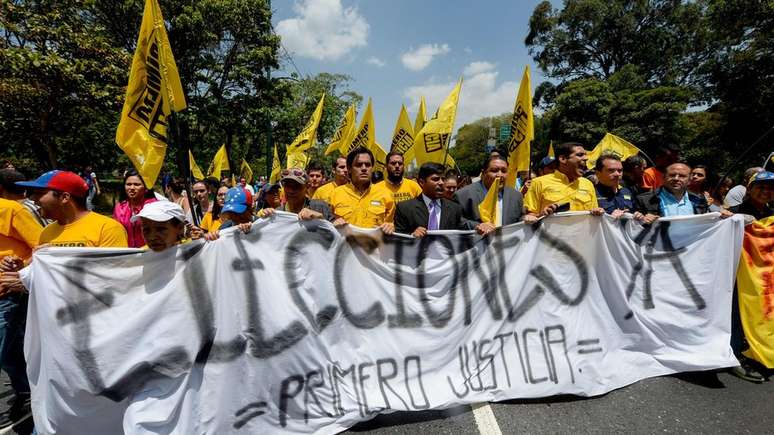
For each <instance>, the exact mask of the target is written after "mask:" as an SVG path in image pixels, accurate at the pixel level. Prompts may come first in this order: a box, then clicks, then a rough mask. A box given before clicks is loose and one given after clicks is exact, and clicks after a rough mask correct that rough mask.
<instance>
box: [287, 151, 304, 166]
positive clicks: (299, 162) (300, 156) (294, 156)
mask: <svg viewBox="0 0 774 435" xmlns="http://www.w3.org/2000/svg"><path fill="white" fill-rule="evenodd" d="M287 157H288V164H287V165H286V167H287V168H288V169H290V168H301V169H306V165H308V164H309V156H308V155H306V153H303V152H295V153H289V154H288V155H287Z"/></svg>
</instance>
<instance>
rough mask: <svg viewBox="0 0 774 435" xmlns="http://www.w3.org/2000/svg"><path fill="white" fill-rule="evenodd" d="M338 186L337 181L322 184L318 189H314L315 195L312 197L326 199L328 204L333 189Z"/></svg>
mask: <svg viewBox="0 0 774 435" xmlns="http://www.w3.org/2000/svg"><path fill="white" fill-rule="evenodd" d="M337 187H339V186H338V185H336V182H335V181H331V182H329V183H325V184H323V185H322V186H320V187H318V188H317V190H315V191H314V195H312V199H319V200H321V201H325V202H327V203H328V204H330V203H331V194H332V193H333V189H335V188H337Z"/></svg>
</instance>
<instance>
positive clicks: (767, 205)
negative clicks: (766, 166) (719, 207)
mask: <svg viewBox="0 0 774 435" xmlns="http://www.w3.org/2000/svg"><path fill="white" fill-rule="evenodd" d="M730 210H731V212H732V213H742V214H748V215H750V216H753V217H754V218H755V219H764V218H767V217H769V216H774V172H767V171H763V172H758V173H757V174H755V175H753V177H752V178H751V179H750V182H749V183H748V185H747V193H746V194H745V196H744V200H743V201H742V203H741V204H739V205H737V206H733V207H731V208H730Z"/></svg>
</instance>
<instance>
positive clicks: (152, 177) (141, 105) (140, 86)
mask: <svg viewBox="0 0 774 435" xmlns="http://www.w3.org/2000/svg"><path fill="white" fill-rule="evenodd" d="M185 107H186V104H185V94H184V93H183V86H182V85H181V84H180V76H179V75H178V73H177V65H175V58H174V57H173V56H172V49H171V47H170V46H169V40H168V39H167V30H166V28H165V27H164V19H163V18H162V17H161V8H159V4H158V2H157V1H156V0H146V1H145V10H144V11H143V16H142V24H141V25H140V36H139V37H138V38H137V49H136V50H135V51H134V58H133V59H132V69H131V71H130V72H129V84H128V85H127V87H126V99H125V100H124V108H123V110H122V111H121V121H120V122H119V123H118V129H117V130H116V143H117V144H118V146H119V147H120V148H121V149H122V150H123V151H124V152H125V153H126V155H127V156H128V157H129V160H131V161H132V164H133V165H134V167H135V168H136V169H137V172H138V173H139V174H140V175H141V176H142V178H143V180H144V181H145V184H146V185H147V186H153V184H155V183H156V178H157V177H158V176H159V172H160V171H161V165H162V164H163V163H164V154H166V151H167V143H168V142H169V139H168V135H167V126H168V124H169V123H168V120H167V117H168V116H169V115H170V114H171V113H172V112H179V111H181V110H183V109H185Z"/></svg>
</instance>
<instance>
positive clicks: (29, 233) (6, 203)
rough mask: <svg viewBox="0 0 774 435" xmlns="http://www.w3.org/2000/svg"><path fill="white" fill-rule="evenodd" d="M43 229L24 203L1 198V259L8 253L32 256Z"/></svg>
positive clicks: (26, 256) (26, 257)
mask: <svg viewBox="0 0 774 435" xmlns="http://www.w3.org/2000/svg"><path fill="white" fill-rule="evenodd" d="M41 231H43V227H41V226H40V224H39V223H38V221H37V220H35V217H34V216H33V215H32V213H30V211H29V210H27V209H26V208H25V207H24V206H23V205H21V204H19V203H18V202H16V201H12V200H9V199H3V198H0V259H2V258H3V257H5V256H6V255H17V256H19V257H20V258H22V259H23V260H27V259H28V258H30V256H31V255H32V249H33V248H34V247H35V246H37V245H38V240H40V233H41Z"/></svg>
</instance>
